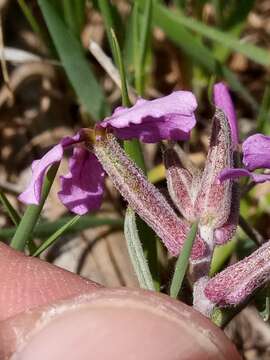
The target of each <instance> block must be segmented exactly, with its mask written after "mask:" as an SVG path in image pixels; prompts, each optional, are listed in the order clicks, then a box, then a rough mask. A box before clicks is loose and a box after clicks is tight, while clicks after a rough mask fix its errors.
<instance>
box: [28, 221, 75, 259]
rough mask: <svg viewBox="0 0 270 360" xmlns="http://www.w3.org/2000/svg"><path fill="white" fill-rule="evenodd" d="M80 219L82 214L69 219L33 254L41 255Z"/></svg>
mask: <svg viewBox="0 0 270 360" xmlns="http://www.w3.org/2000/svg"><path fill="white" fill-rule="evenodd" d="M79 219H80V215H76V216H74V217H73V218H72V219H71V220H70V221H68V222H67V223H66V224H65V225H63V226H61V227H60V229H58V230H57V231H56V232H55V233H53V234H52V235H51V236H50V237H49V238H48V239H47V240H46V241H44V243H43V244H42V245H40V247H39V248H38V249H37V250H36V251H35V252H34V253H33V254H32V256H39V255H40V254H41V253H42V252H43V251H45V250H46V249H47V248H48V247H49V246H51V245H52V244H53V243H54V242H55V241H56V240H57V239H58V238H59V237H60V236H61V235H63V234H64V233H65V232H67V230H68V229H69V228H70V227H71V226H72V225H74V224H76V222H78V220H79Z"/></svg>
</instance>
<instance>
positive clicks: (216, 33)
mask: <svg viewBox="0 0 270 360" xmlns="http://www.w3.org/2000/svg"><path fill="white" fill-rule="evenodd" d="M170 13H171V15H170V16H171V17H173V18H174V22H177V23H178V24H179V25H182V26H185V27H186V28H188V29H189V30H192V31H195V32H197V33H198V34H200V35H203V36H204V37H206V38H208V39H210V40H213V41H215V42H217V43H219V44H221V45H222V46H224V47H227V48H229V49H231V50H233V51H235V52H238V53H241V54H243V55H245V56H246V57H247V58H249V59H250V60H253V61H254V62H256V63H258V64H260V65H263V66H269V65H270V53H269V52H268V51H267V50H265V49H263V48H260V47H258V46H255V45H252V44H247V43H243V42H241V41H240V40H239V39H238V38H236V37H234V36H233V35H232V34H229V33H225V32H222V31H220V30H218V29H217V28H213V27H210V26H207V25H205V24H203V23H202V22H200V21H198V20H196V19H194V18H189V17H187V16H184V15H182V14H181V13H180V12H177V13H172V12H170Z"/></svg>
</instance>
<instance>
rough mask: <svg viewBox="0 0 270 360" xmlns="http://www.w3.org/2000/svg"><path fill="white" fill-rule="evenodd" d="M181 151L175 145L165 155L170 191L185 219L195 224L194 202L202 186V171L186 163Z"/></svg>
mask: <svg viewBox="0 0 270 360" xmlns="http://www.w3.org/2000/svg"><path fill="white" fill-rule="evenodd" d="M181 150H182V149H181V148H179V147H177V146H176V145H175V146H174V147H170V148H168V149H166V150H165V151H164V154H163V157H164V165H165V168H166V178H167V184H168V190H169V194H170V197H171V199H172V200H173V202H174V204H175V206H176V207H177V208H178V210H179V211H180V212H181V214H182V215H183V216H184V218H185V219H187V220H188V221H190V222H194V221H195V220H196V215H195V212H194V201H195V198H196V195H197V193H198V188H199V185H200V171H199V170H198V169H196V168H195V167H194V166H192V164H186V163H184V159H183V156H181ZM189 165H191V166H189Z"/></svg>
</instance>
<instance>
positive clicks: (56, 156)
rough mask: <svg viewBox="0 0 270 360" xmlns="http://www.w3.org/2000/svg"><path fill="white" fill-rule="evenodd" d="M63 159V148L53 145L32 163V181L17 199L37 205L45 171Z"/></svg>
mask: <svg viewBox="0 0 270 360" xmlns="http://www.w3.org/2000/svg"><path fill="white" fill-rule="evenodd" d="M62 157H63V147H62V145H60V144H57V145H55V146H54V147H53V148H52V149H51V150H50V151H48V152H47V153H46V154H45V155H44V156H43V157H42V158H41V159H40V160H35V161H33V163H32V179H31V182H30V184H29V185H28V187H27V188H26V190H25V191H24V192H22V193H21V195H20V196H19V197H18V199H19V200H20V201H22V202H23V203H25V204H35V205H38V204H39V203H40V200H41V191H42V184H43V180H44V176H45V173H46V170H47V169H48V168H49V167H50V166H51V165H53V164H55V163H57V162H60V161H61V159H62Z"/></svg>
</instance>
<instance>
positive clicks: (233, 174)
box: [218, 169, 270, 184]
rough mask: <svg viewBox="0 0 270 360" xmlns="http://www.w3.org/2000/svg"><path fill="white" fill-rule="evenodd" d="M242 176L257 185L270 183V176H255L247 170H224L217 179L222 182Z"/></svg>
mask: <svg viewBox="0 0 270 360" xmlns="http://www.w3.org/2000/svg"><path fill="white" fill-rule="evenodd" d="M242 176H250V177H251V179H252V180H253V181H254V182H255V183H257V184H260V183H264V182H266V181H270V174H256V173H252V172H250V171H248V170H247V169H225V170H223V171H221V173H220V174H219V177H218V179H219V181H221V182H222V181H225V180H228V179H231V180H233V179H238V178H239V177H242Z"/></svg>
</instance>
